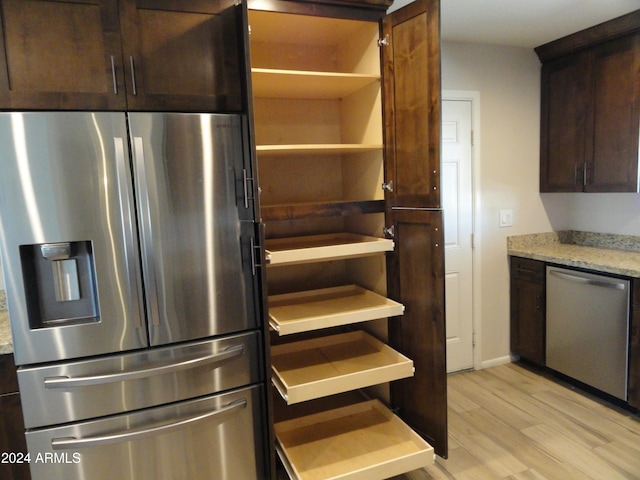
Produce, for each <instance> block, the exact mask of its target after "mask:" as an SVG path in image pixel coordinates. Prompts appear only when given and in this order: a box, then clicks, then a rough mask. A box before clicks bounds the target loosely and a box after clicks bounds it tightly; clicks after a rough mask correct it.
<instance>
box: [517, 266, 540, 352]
mask: <svg viewBox="0 0 640 480" xmlns="http://www.w3.org/2000/svg"><path fill="white" fill-rule="evenodd" d="M544 298H545V296H544V286H543V285H542V284H538V283H534V282H530V281H528V280H523V279H519V278H512V279H511V351H512V352H513V353H515V354H516V355H520V356H521V357H523V358H525V359H527V360H530V361H532V362H535V363H538V364H540V365H544V363H545V321H544V320H545V317H544Z"/></svg>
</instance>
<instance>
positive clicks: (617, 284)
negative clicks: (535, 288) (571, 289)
mask: <svg viewBox="0 0 640 480" xmlns="http://www.w3.org/2000/svg"><path fill="white" fill-rule="evenodd" d="M549 273H550V274H551V275H553V276H554V277H558V278H564V279H565V280H569V281H571V282H578V283H585V284H587V285H594V286H596V287H605V288H615V289H616V290H624V289H625V284H624V283H620V282H616V281H613V282H606V281H603V280H596V279H593V278H586V277H581V276H578V275H571V274H569V273H563V272H558V271H557V270H549Z"/></svg>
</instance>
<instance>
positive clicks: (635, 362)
mask: <svg viewBox="0 0 640 480" xmlns="http://www.w3.org/2000/svg"><path fill="white" fill-rule="evenodd" d="M632 295H633V298H632V302H631V303H632V307H631V325H630V328H629V330H630V337H629V386H628V393H627V402H628V403H629V405H631V406H632V407H634V408H640V278H634V279H633V294H632Z"/></svg>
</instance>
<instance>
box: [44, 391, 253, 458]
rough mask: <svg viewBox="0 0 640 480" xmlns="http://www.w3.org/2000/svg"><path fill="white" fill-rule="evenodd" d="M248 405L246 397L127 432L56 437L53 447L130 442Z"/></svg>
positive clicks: (85, 446)
mask: <svg viewBox="0 0 640 480" xmlns="http://www.w3.org/2000/svg"><path fill="white" fill-rule="evenodd" d="M246 407H247V400H246V399H245V398H242V399H239V400H235V401H233V402H231V403H229V404H228V405H226V406H224V407H222V408H219V409H217V410H212V411H210V412H206V413H201V414H197V415H192V416H189V417H186V418H183V419H180V420H177V421H175V422H172V423H163V424H160V425H152V426H149V427H145V428H142V429H139V430H131V431H126V432H117V433H113V434H111V435H103V436H99V437H85V438H76V437H63V438H54V439H53V440H51V447H52V448H53V450H77V449H79V448H88V447H100V446H103V445H110V444H113V443H122V442H129V441H131V440H138V439H141V438H146V437H151V436H155V435H159V434H161V433H167V432H171V431H175V430H180V429H182V428H187V427H189V426H190V425H192V424H195V423H199V422H202V421H204V420H207V419H209V418H213V417H220V416H224V415H228V414H231V413H233V412H235V411H238V410H242V409H243V408H246Z"/></svg>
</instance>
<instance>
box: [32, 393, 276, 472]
mask: <svg viewBox="0 0 640 480" xmlns="http://www.w3.org/2000/svg"><path fill="white" fill-rule="evenodd" d="M260 392H261V387H259V386H254V387H251V388H244V389H240V390H237V391H233V392H230V393H226V394H222V395H217V396H209V397H205V398H201V399H197V400H191V401H186V402H181V403H178V404H173V405H170V406H163V407H157V408H151V409H147V410H143V411H139V412H135V413H131V414H125V415H117V416H113V417H109V418H105V419H100V420H95V421H90V422H83V423H77V424H73V425H65V426H62V427H56V428H46V429H41V430H32V431H28V432H27V435H26V436H27V446H28V449H29V453H30V468H31V476H32V479H33V480H45V479H46V480H49V479H52V478H64V479H65V480H76V479H77V480H80V479H91V480H112V479H115V478H117V479H118V480H134V479H135V480H193V479H197V478H207V479H216V480H238V479H242V480H251V479H259V478H266V475H265V472H264V461H263V459H264V458H265V456H264V451H263V448H264V445H263V441H262V439H263V438H264V435H263V433H264V432H263V430H262V429H263V423H264V422H263V420H262V418H261V413H260V412H261V404H260V398H261V394H260Z"/></svg>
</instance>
